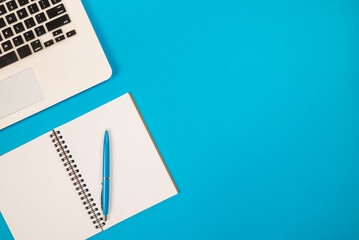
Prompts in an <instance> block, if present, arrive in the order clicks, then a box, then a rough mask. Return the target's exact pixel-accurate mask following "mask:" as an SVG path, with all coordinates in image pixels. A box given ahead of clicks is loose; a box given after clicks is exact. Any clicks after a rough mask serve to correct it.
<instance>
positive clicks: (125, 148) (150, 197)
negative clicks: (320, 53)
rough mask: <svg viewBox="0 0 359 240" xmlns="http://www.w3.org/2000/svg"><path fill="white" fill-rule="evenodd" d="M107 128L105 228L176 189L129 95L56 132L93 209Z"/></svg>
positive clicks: (98, 195) (156, 201)
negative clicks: (108, 168) (108, 160)
mask: <svg viewBox="0 0 359 240" xmlns="http://www.w3.org/2000/svg"><path fill="white" fill-rule="evenodd" d="M106 128H108V130H109V134H110V145H111V148H110V156H111V172H110V175H111V176H110V211H109V216H108V221H107V222H106V225H105V228H108V227H111V226H113V225H115V224H116V223H118V222H120V221H122V220H124V219H126V218H129V217H131V216H133V215H135V214H136V213H139V212H141V211H143V210H145V209H147V208H149V207H151V206H153V205H155V204H157V203H159V202H161V201H163V200H165V199H167V198H169V197H171V196H173V195H175V194H177V189H176V187H175V185H174V183H173V181H172V179H171V176H170V175H169V173H168V171H167V168H166V166H165V164H164V162H163V161H162V158H161V156H160V154H159V153H158V151H157V148H156V146H155V145H154V143H153V141H152V138H151V136H150V134H149V132H148V131H147V128H146V126H145V125H144V123H143V121H142V118H141V116H140V114H139V112H138V111H137V108H136V105H135V104H134V102H133V100H132V98H131V96H130V94H125V95H123V96H121V97H119V98H117V99H115V100H113V101H112V102H110V103H107V104H105V105H103V106H101V107H99V108H97V109H95V110H93V111H91V112H89V113H87V114H85V115H83V116H81V117H79V118H77V119H75V120H73V121H71V122H69V123H67V124H65V125H63V126H61V127H59V128H57V129H56V130H58V131H60V132H61V135H62V136H63V138H64V140H65V141H66V145H67V146H68V149H69V150H70V151H71V155H72V156H73V158H74V160H75V162H76V164H77V165H78V168H79V169H80V171H81V174H82V175H83V178H84V180H85V182H86V184H87V185H88V187H89V188H90V192H91V194H92V197H93V198H94V199H95V200H97V201H96V202H97V205H99V204H101V201H100V200H101V180H102V153H103V140H104V134H105V130H106Z"/></svg>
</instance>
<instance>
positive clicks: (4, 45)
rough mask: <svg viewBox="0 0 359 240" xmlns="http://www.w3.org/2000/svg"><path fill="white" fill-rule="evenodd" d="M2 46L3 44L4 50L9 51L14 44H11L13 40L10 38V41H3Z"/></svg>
mask: <svg viewBox="0 0 359 240" xmlns="http://www.w3.org/2000/svg"><path fill="white" fill-rule="evenodd" d="M1 46H2V48H3V49H4V52H7V51H9V50H10V49H12V44H11V41H10V40H8V41H6V42H3V43H2V44H1Z"/></svg>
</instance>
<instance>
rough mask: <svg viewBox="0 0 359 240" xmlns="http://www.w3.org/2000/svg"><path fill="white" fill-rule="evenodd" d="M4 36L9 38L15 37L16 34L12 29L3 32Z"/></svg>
mask: <svg viewBox="0 0 359 240" xmlns="http://www.w3.org/2000/svg"><path fill="white" fill-rule="evenodd" d="M2 34H3V35H4V37H5V38H9V37H12V36H14V32H13V31H12V30H11V28H10V27H9V28H5V29H4V30H2Z"/></svg>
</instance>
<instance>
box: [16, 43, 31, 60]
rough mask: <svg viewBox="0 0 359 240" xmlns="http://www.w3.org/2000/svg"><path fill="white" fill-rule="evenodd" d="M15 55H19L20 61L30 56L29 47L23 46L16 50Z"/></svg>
mask: <svg viewBox="0 0 359 240" xmlns="http://www.w3.org/2000/svg"><path fill="white" fill-rule="evenodd" d="M17 53H18V54H19V56H20V58H21V59H23V58H26V57H27V56H29V55H31V54H32V52H31V49H30V47H29V45H25V46H23V47H21V48H18V49H17Z"/></svg>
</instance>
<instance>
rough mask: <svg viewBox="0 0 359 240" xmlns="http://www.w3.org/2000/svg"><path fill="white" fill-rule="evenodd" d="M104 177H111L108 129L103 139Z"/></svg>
mask: <svg viewBox="0 0 359 240" xmlns="http://www.w3.org/2000/svg"><path fill="white" fill-rule="evenodd" d="M102 176H103V177H104V178H109V177H110V139H109V133H108V131H106V132H105V137H104V141H103V174H102Z"/></svg>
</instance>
